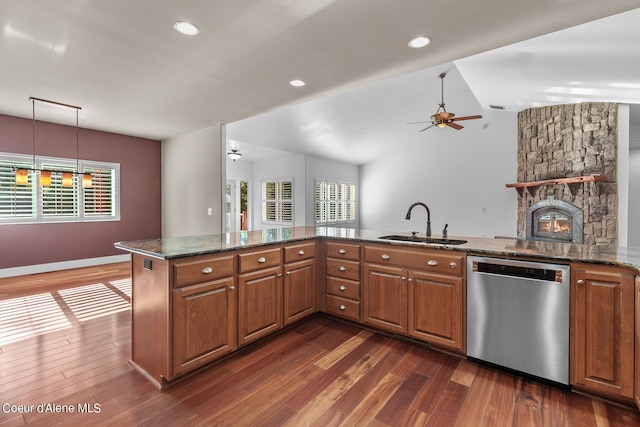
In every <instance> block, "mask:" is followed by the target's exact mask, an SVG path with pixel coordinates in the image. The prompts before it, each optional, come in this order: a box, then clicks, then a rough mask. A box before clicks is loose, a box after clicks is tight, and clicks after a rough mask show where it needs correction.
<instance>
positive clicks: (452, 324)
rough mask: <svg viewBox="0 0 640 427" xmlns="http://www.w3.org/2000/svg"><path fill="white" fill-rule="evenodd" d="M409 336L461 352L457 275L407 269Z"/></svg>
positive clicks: (461, 299) (460, 300) (459, 280)
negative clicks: (408, 270)
mask: <svg viewBox="0 0 640 427" xmlns="http://www.w3.org/2000/svg"><path fill="white" fill-rule="evenodd" d="M408 283H409V286H408V288H409V290H408V291H409V335H411V336H412V337H414V338H417V339H420V340H423V341H427V342H430V343H431V344H434V345H437V346H440V347H446V348H448V349H451V350H454V351H457V352H464V349H465V347H464V336H465V334H464V317H463V316H464V313H463V306H464V294H463V290H464V287H463V282H462V278H461V277H453V276H442V275H435V274H429V273H424V272H415V271H414V272H410V273H409V278H408Z"/></svg>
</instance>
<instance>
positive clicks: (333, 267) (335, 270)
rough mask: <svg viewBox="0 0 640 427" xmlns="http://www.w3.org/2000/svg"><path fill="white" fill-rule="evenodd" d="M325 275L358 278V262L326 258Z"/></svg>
mask: <svg viewBox="0 0 640 427" xmlns="http://www.w3.org/2000/svg"><path fill="white" fill-rule="evenodd" d="M327 276H335V277H341V278H344V279H351V280H360V263H359V262H356V261H345V260H342V259H333V258H328V259H327Z"/></svg>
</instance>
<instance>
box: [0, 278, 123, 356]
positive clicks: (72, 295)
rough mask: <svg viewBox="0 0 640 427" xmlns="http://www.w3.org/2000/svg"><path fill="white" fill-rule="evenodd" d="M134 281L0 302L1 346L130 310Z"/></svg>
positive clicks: (71, 289)
mask: <svg viewBox="0 0 640 427" xmlns="http://www.w3.org/2000/svg"><path fill="white" fill-rule="evenodd" d="M130 301H131V279H122V280H116V281H112V282H109V283H108V284H105V283H95V284H89V285H84V286H78V287H75V288H68V289H61V290H58V291H53V292H46V293H41V294H36V295H29V296H25V297H18V298H10V299H6V300H0V346H1V345H6V344H8V343H12V342H16V341H20V340H24V339H27V338H30V337H33V336H36V335H42V334H46V333H48V332H53V331H59V330H62V329H66V328H69V327H71V325H72V324H73V323H78V322H80V323H82V322H86V321H88V320H91V319H96V318H98V317H102V316H107V315H110V314H114V313H119V312H121V311H127V310H129V309H130V308H131V303H130Z"/></svg>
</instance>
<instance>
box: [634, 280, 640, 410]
mask: <svg viewBox="0 0 640 427" xmlns="http://www.w3.org/2000/svg"><path fill="white" fill-rule="evenodd" d="M635 291H636V354H635V356H636V361H635V368H636V375H635V390H636V391H635V399H636V406H637V407H638V409H640V277H638V276H636V289H635Z"/></svg>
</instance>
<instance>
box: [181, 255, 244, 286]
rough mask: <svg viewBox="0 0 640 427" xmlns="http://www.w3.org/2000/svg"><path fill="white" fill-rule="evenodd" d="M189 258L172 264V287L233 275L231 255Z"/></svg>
mask: <svg viewBox="0 0 640 427" xmlns="http://www.w3.org/2000/svg"><path fill="white" fill-rule="evenodd" d="M190 259H191V261H178V262H176V263H174V264H173V278H174V281H173V286H174V287H180V286H185V285H191V284H194V283H200V282H205V281H209V280H213V279H219V278H222V277H229V276H233V273H234V271H233V270H234V268H233V255H228V256H218V257H198V258H195V259H193V258H190Z"/></svg>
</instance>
